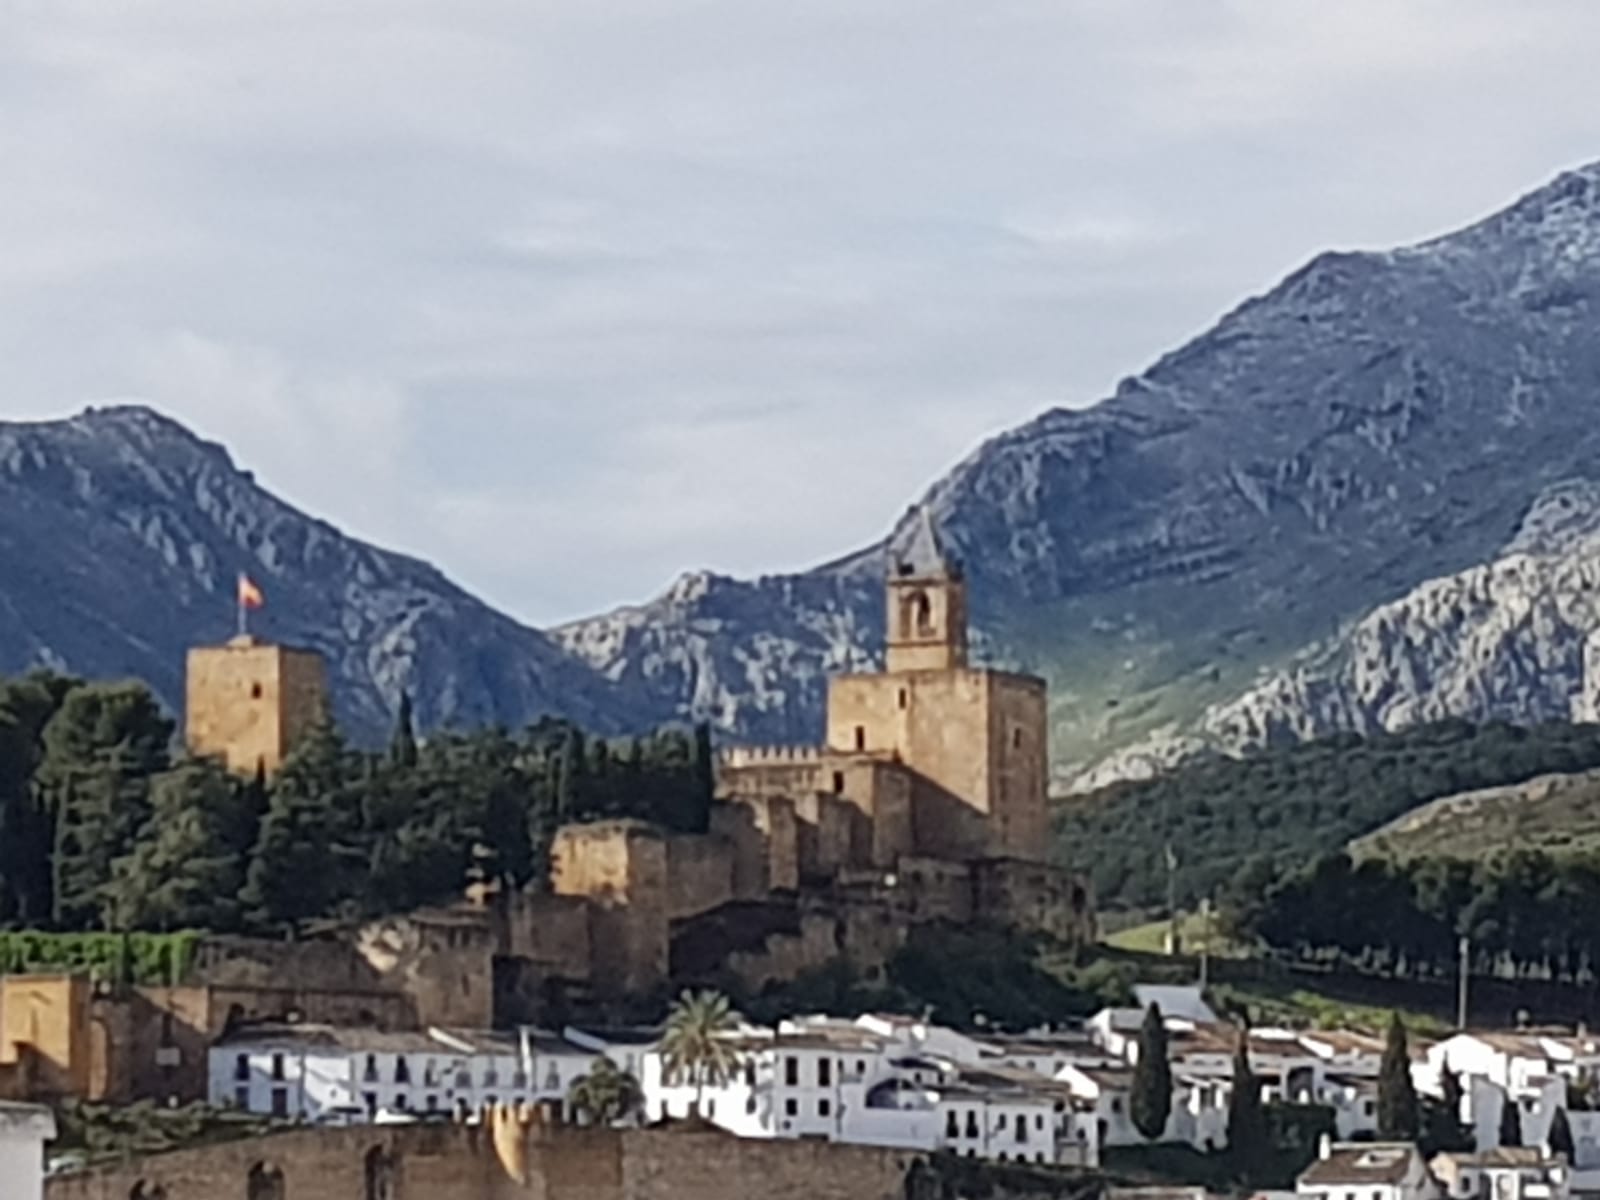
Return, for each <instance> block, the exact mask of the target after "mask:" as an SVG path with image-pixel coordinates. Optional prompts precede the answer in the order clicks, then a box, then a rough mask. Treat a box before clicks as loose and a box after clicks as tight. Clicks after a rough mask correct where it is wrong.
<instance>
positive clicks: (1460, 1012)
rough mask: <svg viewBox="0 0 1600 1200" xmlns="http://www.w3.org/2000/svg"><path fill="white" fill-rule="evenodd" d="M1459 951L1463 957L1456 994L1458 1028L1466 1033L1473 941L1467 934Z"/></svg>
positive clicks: (1463, 937) (1463, 935)
mask: <svg viewBox="0 0 1600 1200" xmlns="http://www.w3.org/2000/svg"><path fill="white" fill-rule="evenodd" d="M1457 951H1458V953H1459V954H1460V956H1461V980H1460V984H1459V986H1458V989H1457V993H1456V1028H1457V1029H1459V1030H1462V1031H1465V1030H1466V1028H1467V984H1468V979H1469V976H1470V974H1471V970H1472V941H1471V939H1469V938H1468V937H1467V936H1466V935H1465V934H1462V936H1461V944H1460V946H1459V947H1458V948H1457Z"/></svg>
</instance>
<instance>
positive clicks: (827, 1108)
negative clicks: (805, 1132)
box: [817, 1100, 833, 1117]
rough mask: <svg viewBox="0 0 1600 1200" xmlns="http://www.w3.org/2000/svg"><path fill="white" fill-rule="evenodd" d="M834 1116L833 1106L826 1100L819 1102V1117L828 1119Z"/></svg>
mask: <svg viewBox="0 0 1600 1200" xmlns="http://www.w3.org/2000/svg"><path fill="white" fill-rule="evenodd" d="M832 1115H833V1105H832V1104H831V1103H829V1102H828V1101H826V1100H818V1101H817V1116H819V1117H828V1116H832Z"/></svg>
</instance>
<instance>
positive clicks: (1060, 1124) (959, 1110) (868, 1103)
mask: <svg viewBox="0 0 1600 1200" xmlns="http://www.w3.org/2000/svg"><path fill="white" fill-rule="evenodd" d="M941 1034H948V1035H950V1036H949V1037H948V1038H944V1037H941V1036H940V1035H941ZM728 1040H729V1043H730V1045H731V1046H732V1047H733V1048H734V1049H735V1050H736V1051H737V1053H738V1057H739V1065H738V1067H737V1068H736V1069H735V1070H734V1071H733V1072H732V1073H731V1075H730V1077H729V1078H728V1079H726V1080H725V1081H723V1082H721V1083H719V1084H716V1085H707V1086H705V1087H703V1088H702V1087H697V1086H695V1085H694V1084H693V1083H691V1082H689V1081H687V1080H684V1079H672V1078H668V1077H667V1075H666V1071H665V1065H664V1062H663V1060H662V1056H661V1055H660V1053H659V1052H655V1051H652V1052H651V1053H650V1054H648V1055H647V1056H646V1058H645V1061H644V1065H643V1073H642V1075H641V1083H642V1085H643V1090H644V1095H645V1117H646V1119H647V1120H660V1119H662V1118H669V1117H686V1116H688V1115H690V1114H691V1113H694V1112H695V1111H697V1109H698V1112H699V1115H700V1116H701V1117H703V1118H704V1119H706V1120H708V1121H711V1122H713V1123H715V1124H717V1125H719V1126H721V1127H722V1128H724V1129H726V1130H728V1131H729V1132H730V1133H734V1134H737V1135H738V1136H741V1137H751V1138H813V1139H817V1140H826V1141H836V1142H841V1143H850V1144H856V1145H875V1146H893V1147H902V1148H905V1149H908V1150H940V1149H946V1150H949V1151H951V1152H952V1153H956V1154H961V1155H965V1156H969V1157H980V1158H990V1159H994V1160H996V1161H1026V1162H1042V1163H1061V1164H1069V1165H1077V1166H1095V1165H1097V1164H1098V1162H1099V1145H1098V1142H1097V1140H1096V1138H1095V1123H1094V1120H1093V1118H1092V1116H1091V1115H1089V1114H1087V1113H1085V1112H1081V1111H1079V1110H1078V1108H1077V1107H1076V1106H1075V1105H1074V1100H1073V1096H1072V1094H1071V1092H1070V1089H1068V1088H1067V1087H1066V1086H1064V1085H1063V1084H1060V1083H1058V1082H1056V1081H1054V1080H1052V1079H1050V1078H1048V1077H1047V1076H1043V1075H1040V1074H1038V1073H1036V1072H1031V1071H1025V1070H1021V1069H1018V1068H1015V1067H1012V1066H1009V1065H1007V1064H1004V1063H985V1062H958V1061H954V1060H952V1059H949V1058H943V1057H937V1056H935V1055H933V1054H931V1053H914V1052H911V1050H910V1048H911V1047H914V1046H927V1045H930V1044H931V1045H940V1046H943V1047H944V1048H947V1049H948V1048H952V1047H953V1048H956V1049H957V1050H959V1051H961V1052H962V1053H965V1054H968V1055H973V1056H976V1055H979V1054H980V1053H981V1047H980V1045H979V1044H978V1043H977V1042H975V1041H973V1040H972V1039H967V1038H965V1036H964V1035H961V1034H957V1033H954V1031H950V1030H939V1029H938V1028H937V1027H923V1028H921V1029H918V1030H916V1031H915V1032H914V1033H913V1032H910V1031H909V1030H908V1029H907V1028H906V1027H902V1026H900V1025H899V1024H898V1023H896V1024H895V1025H893V1026H891V1025H889V1024H887V1023H883V1022H880V1021H874V1022H872V1023H871V1024H868V1023H866V1022H862V1023H853V1022H841V1021H828V1020H822V1019H805V1020H800V1021H793V1022H784V1023H783V1024H782V1025H780V1027H779V1028H778V1029H776V1030H763V1029H748V1028H747V1029H742V1030H740V1031H738V1032H737V1033H735V1034H730V1035H729V1039H728Z"/></svg>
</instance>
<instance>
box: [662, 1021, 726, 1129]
mask: <svg viewBox="0 0 1600 1200" xmlns="http://www.w3.org/2000/svg"><path fill="white" fill-rule="evenodd" d="M738 1025H739V1019H738V1017H737V1016H735V1015H734V1012H733V1008H732V1006H731V1005H730V1004H729V1003H728V998H727V997H726V996H724V995H723V994H722V993H721V992H712V991H704V992H687V991H686V992H684V993H683V995H681V996H679V997H678V1002H677V1003H676V1004H674V1005H673V1006H672V1011H671V1012H670V1013H668V1014H667V1028H666V1032H665V1033H663V1034H662V1036H661V1067H662V1074H663V1075H664V1077H665V1078H666V1080H667V1081H668V1082H670V1083H678V1082H681V1081H685V1080H687V1081H688V1082H690V1083H693V1084H694V1088H695V1093H694V1111H695V1115H697V1116H698V1115H699V1113H700V1109H701V1101H702V1100H704V1098H705V1091H706V1085H707V1084H712V1085H714V1086H718V1087H720V1086H721V1085H722V1084H724V1083H727V1082H728V1080H729V1079H730V1078H732V1076H733V1073H734V1072H735V1071H736V1070H738V1069H739V1051H738V1048H737V1047H736V1046H735V1045H734V1044H733V1042H732V1041H730V1040H729V1038H728V1035H729V1034H731V1033H732V1032H734V1030H736V1029H737V1028H738Z"/></svg>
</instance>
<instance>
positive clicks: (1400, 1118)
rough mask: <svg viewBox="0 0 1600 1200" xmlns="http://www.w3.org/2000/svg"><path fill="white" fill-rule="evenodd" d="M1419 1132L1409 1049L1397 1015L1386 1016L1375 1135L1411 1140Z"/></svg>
mask: <svg viewBox="0 0 1600 1200" xmlns="http://www.w3.org/2000/svg"><path fill="white" fill-rule="evenodd" d="M1418 1132H1419V1115H1418V1108H1417V1089H1416V1086H1415V1085H1414V1084H1413V1083H1412V1081H1411V1052H1410V1049H1409V1047H1408V1046H1407V1044H1406V1027H1405V1026H1404V1025H1403V1024H1401V1023H1400V1014H1399V1013H1395V1014H1393V1015H1392V1016H1391V1017H1390V1019H1389V1035H1388V1039H1387V1041H1386V1042H1385V1044H1384V1047H1383V1061H1382V1063H1381V1064H1380V1065H1379V1067H1378V1136H1379V1137H1380V1138H1382V1139H1384V1140H1386V1141H1391V1142H1414V1141H1416V1139H1417V1134H1418Z"/></svg>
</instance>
